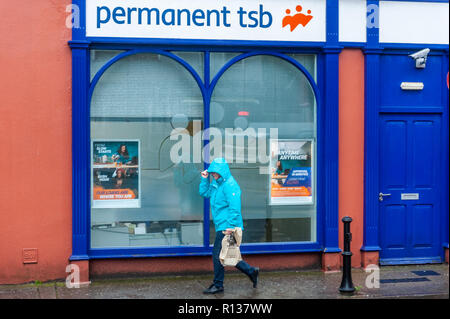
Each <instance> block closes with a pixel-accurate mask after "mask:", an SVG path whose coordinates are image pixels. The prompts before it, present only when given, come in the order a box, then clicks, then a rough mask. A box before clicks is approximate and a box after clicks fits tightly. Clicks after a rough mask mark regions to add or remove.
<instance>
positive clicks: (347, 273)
mask: <svg viewBox="0 0 450 319" xmlns="http://www.w3.org/2000/svg"><path fill="white" fill-rule="evenodd" d="M342 222H343V223H344V251H343V252H342V256H343V259H344V265H343V269H342V282H341V287H340V288H339V291H340V292H341V293H353V292H354V291H355V287H354V286H353V282H352V255H353V254H352V252H351V251H350V242H351V241H352V233H351V232H350V223H351V222H352V219H351V218H350V217H347V216H346V217H344V218H342Z"/></svg>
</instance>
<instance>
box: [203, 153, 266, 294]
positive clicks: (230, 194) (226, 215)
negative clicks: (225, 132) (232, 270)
mask: <svg viewBox="0 0 450 319" xmlns="http://www.w3.org/2000/svg"><path fill="white" fill-rule="evenodd" d="M210 174H211V175H212V177H213V179H212V181H211V183H210V182H209V175H210ZM201 175H202V181H201V183H200V187H199V192H200V195H202V196H203V197H206V198H209V199H210V203H211V213H212V218H213V221H214V225H215V230H216V239H215V241H214V247H213V265H214V282H213V283H212V285H211V286H209V288H208V289H206V290H204V291H203V293H205V294H215V293H219V292H223V291H224V288H223V281H224V276H225V269H224V267H223V266H222V264H221V263H220V260H219V255H220V251H221V249H222V240H223V238H224V236H225V235H226V234H230V233H231V231H232V230H233V229H234V228H235V227H240V228H241V229H242V230H243V229H244V225H243V222H242V215H241V189H240V187H239V185H238V183H237V182H236V180H235V179H234V178H233V176H231V172H230V168H229V167H228V163H227V162H226V161H225V159H223V158H217V159H215V160H214V161H213V162H212V163H211V165H210V166H209V168H208V170H205V171H203V172H202V173H201ZM236 268H237V269H239V270H240V271H242V272H243V273H244V274H246V275H247V276H248V277H249V278H250V280H251V281H252V283H253V287H254V288H256V286H257V283H258V274H259V268H258V267H252V266H250V265H249V264H247V263H246V262H245V261H243V260H241V261H240V262H239V263H238V264H237V265H236Z"/></svg>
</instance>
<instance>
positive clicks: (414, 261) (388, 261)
mask: <svg viewBox="0 0 450 319" xmlns="http://www.w3.org/2000/svg"><path fill="white" fill-rule="evenodd" d="M442 262H443V261H442V258H441V257H426V258H384V259H383V258H380V265H381V266H388V265H423V264H442Z"/></svg>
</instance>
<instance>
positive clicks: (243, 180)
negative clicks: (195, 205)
mask: <svg viewBox="0 0 450 319" xmlns="http://www.w3.org/2000/svg"><path fill="white" fill-rule="evenodd" d="M291 57H292V58H294V59H296V60H297V61H299V62H300V63H301V64H302V65H304V66H305V67H306V68H307V69H308V70H309V72H310V74H311V75H312V76H315V69H316V67H315V56H313V55H292V56H291ZM216 58H217V60H218V62H217V63H221V61H222V59H223V55H222V54H217V55H216V54H212V55H211V60H212V61H213V63H214V61H215V59H216ZM315 106H316V100H315V96H314V92H313V90H312V88H311V85H310V84H309V82H308V81H307V78H306V76H305V75H304V74H303V73H302V72H301V71H300V70H299V69H298V68H297V67H295V66H294V65H292V64H291V63H289V62H287V61H286V60H283V59H281V58H278V57H273V56H266V55H261V56H253V57H250V58H246V59H244V60H241V61H239V62H237V63H236V64H233V65H232V66H231V67H230V68H229V69H228V70H227V71H226V72H225V73H224V74H223V76H222V77H221V78H220V80H219V81H218V83H217V86H216V87H215V89H214V92H213V95H212V98H211V109H212V110H214V111H212V112H217V110H220V111H221V112H220V114H221V117H219V118H218V117H217V116H216V117H215V118H214V121H213V122H211V123H212V124H211V125H212V126H214V127H216V128H217V129H219V131H220V132H221V134H219V135H222V136H224V138H223V141H224V146H223V149H222V152H220V151H219V152H218V153H219V154H214V153H215V152H216V150H214V152H212V154H211V156H212V158H214V157H218V156H224V155H225V156H226V157H227V160H228V162H229V163H230V166H231V172H232V174H233V176H234V177H235V179H236V180H237V182H238V183H239V185H240V187H241V189H242V215H243V218H244V228H245V231H244V238H243V241H244V242H245V243H261V242H302V241H306V242H309V241H316V216H317V214H316V196H315V194H316V191H315V184H316V183H315V180H314V178H315V176H316V174H315V167H316V165H315V162H316V156H315V153H314V152H315V148H314V147H311V145H315V142H316V107H315ZM212 116H214V115H212ZM271 129H272V132H273V129H276V132H277V136H273V133H272V134H271ZM227 131H228V133H227ZM230 134H231V135H233V136H231V137H230ZM239 136H241V137H242V136H243V138H244V144H243V145H244V146H243V147H242V143H241V144H239V143H238V142H237V138H238V137H239ZM274 138H275V140H276V141H278V140H287V141H290V142H291V144H292V142H293V143H294V144H292V145H295V143H297V142H298V143H300V144H299V145H308V146H310V149H311V152H313V154H308V155H312V163H309V164H307V165H308V166H310V167H311V173H312V177H311V178H313V180H312V181H311V182H312V183H311V184H312V185H311V186H312V190H311V193H312V199H311V201H310V202H307V203H305V204H302V205H293V204H290V205H289V201H288V204H287V205H277V204H275V205H274V204H271V202H270V201H271V200H270V196H271V195H270V194H271V193H270V188H271V174H270V163H269V161H268V158H264V156H263V155H265V154H268V153H269V151H270V150H271V145H270V141H271V139H274ZM261 141H262V142H261ZM276 145H277V144H276ZM255 154H256V158H255ZM305 154H306V153H305ZM268 155H269V154H268ZM255 159H256V160H255ZM310 159H311V157H310ZM285 163H286V164H285V166H286V165H287V164H288V161H285ZM299 165H300V164H299ZM304 165H305V164H303V166H304ZM286 168H287V167H285V169H286ZM210 227H211V228H210V229H211V238H210V241H211V242H212V240H213V235H214V234H213V226H212V225H210Z"/></svg>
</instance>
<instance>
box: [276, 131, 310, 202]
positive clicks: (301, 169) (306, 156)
mask: <svg viewBox="0 0 450 319" xmlns="http://www.w3.org/2000/svg"><path fill="white" fill-rule="evenodd" d="M313 154H314V153H313V141H312V140H271V141H270V169H271V172H270V187H269V189H270V197H269V198H270V204H271V205H312V204H313V176H312V173H313V167H312V163H314V161H313Z"/></svg>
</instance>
